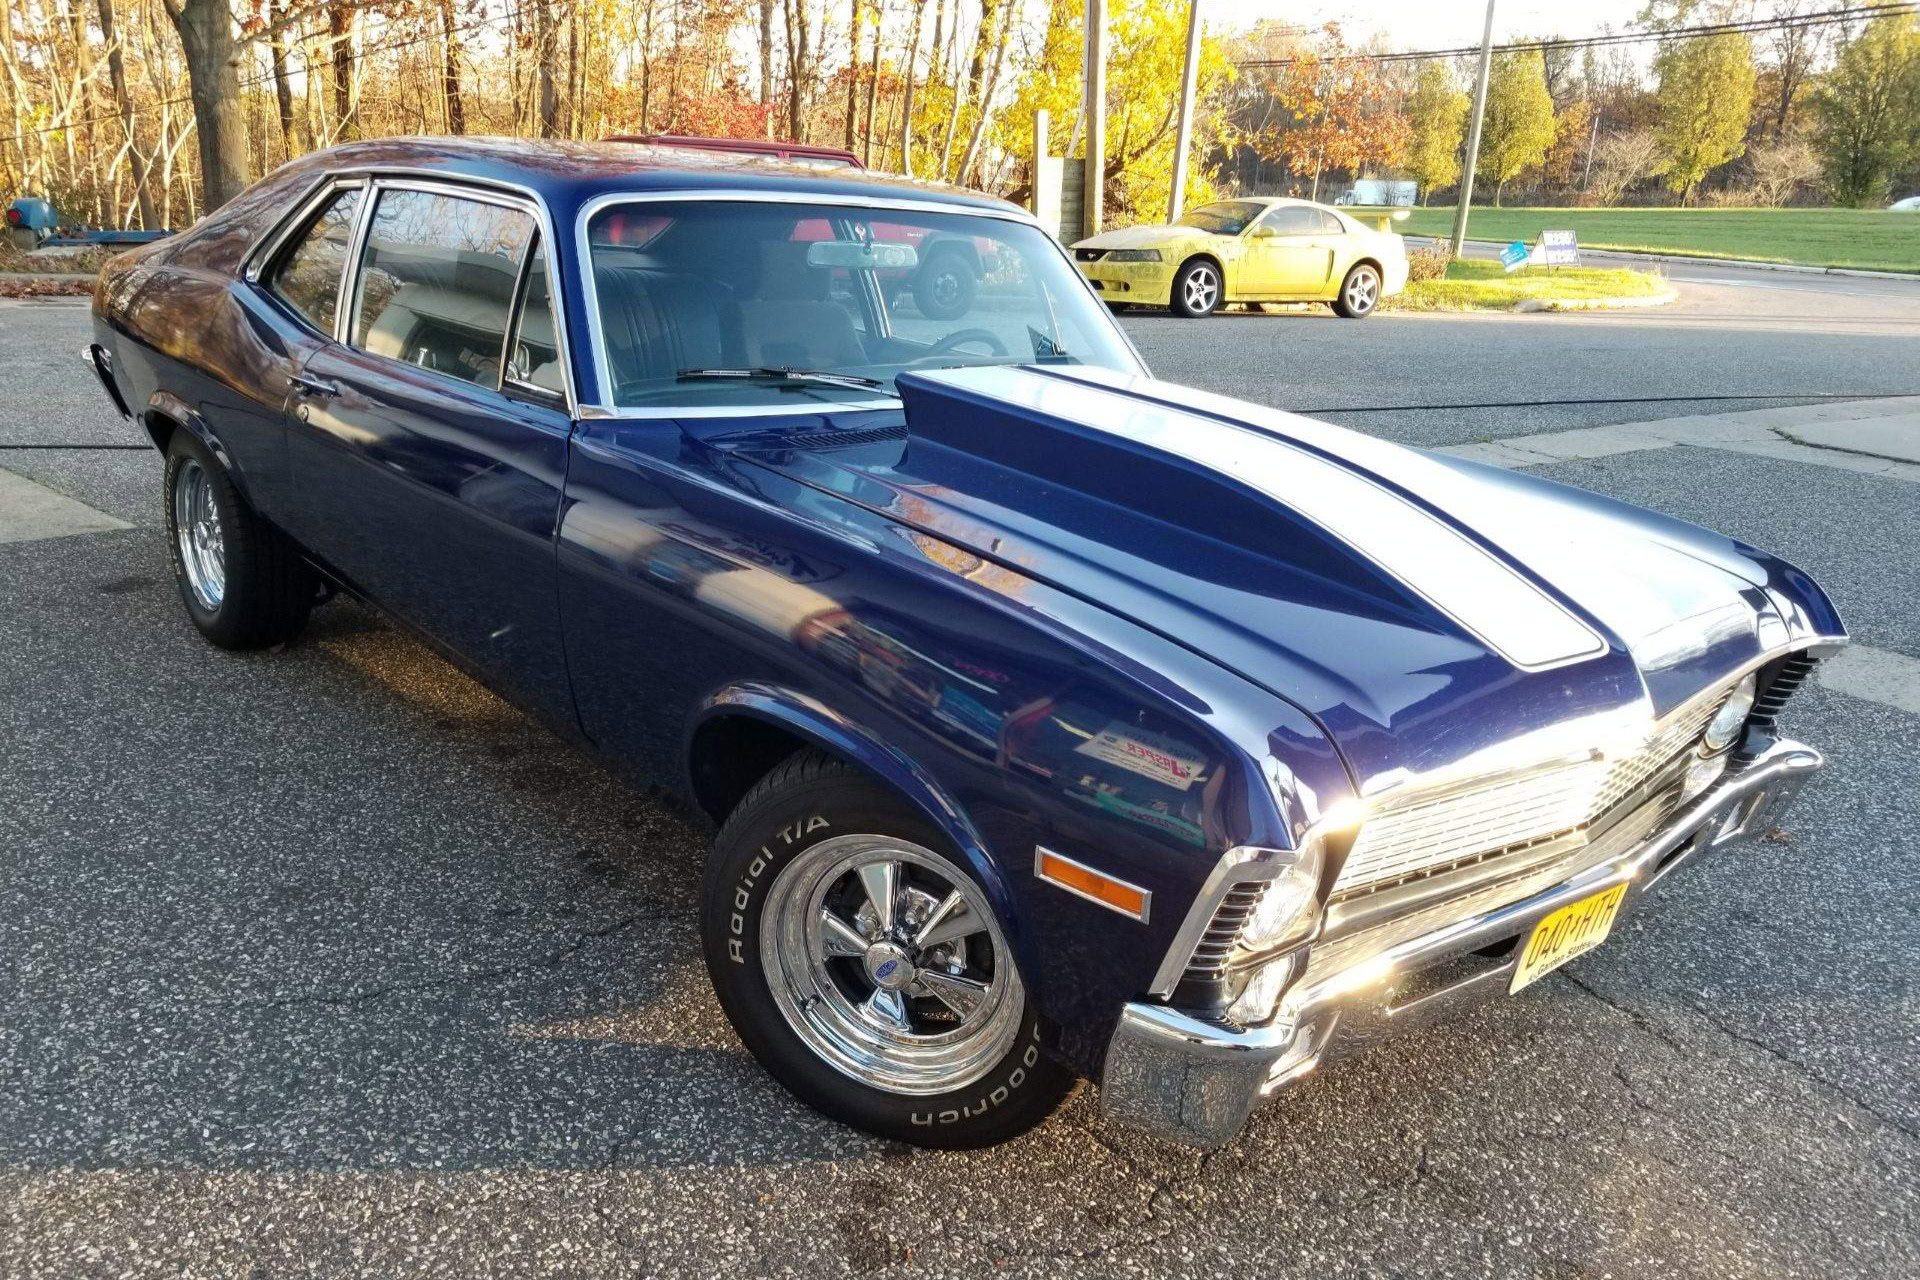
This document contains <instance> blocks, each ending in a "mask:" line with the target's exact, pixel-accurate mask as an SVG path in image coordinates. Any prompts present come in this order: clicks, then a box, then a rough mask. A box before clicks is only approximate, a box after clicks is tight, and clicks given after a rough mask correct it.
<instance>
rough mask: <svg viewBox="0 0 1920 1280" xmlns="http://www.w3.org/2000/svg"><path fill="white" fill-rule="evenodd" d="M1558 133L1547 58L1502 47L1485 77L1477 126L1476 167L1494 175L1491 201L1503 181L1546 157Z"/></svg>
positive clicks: (1497, 198)
mask: <svg viewBox="0 0 1920 1280" xmlns="http://www.w3.org/2000/svg"><path fill="white" fill-rule="evenodd" d="M1556 134H1557V130H1556V128H1555V122H1554V113H1553V97H1552V95H1551V94H1549V93H1548V92H1547V77H1546V64H1545V62H1544V61H1543V60H1542V59H1541V57H1540V55H1539V54H1538V53H1535V52H1528V53H1503V54H1501V55H1499V56H1498V57H1496V58H1495V59H1494V60H1493V69H1492V75H1491V78H1490V79H1489V80H1488V81H1487V111H1486V117H1485V119H1484V121H1483V122H1482V124H1481V126H1480V161H1479V163H1480V167H1481V169H1482V170H1483V171H1484V172H1485V173H1486V174H1487V175H1488V176H1489V177H1491V178H1492V179H1493V184H1494V185H1493V203H1494V207H1495V208H1498V207H1499V205H1500V198H1501V196H1502V195H1503V194H1504V193H1505V191H1506V186H1507V183H1508V182H1510V181H1512V180H1513V179H1514V178H1517V177H1519V176H1520V175H1521V174H1522V173H1524V172H1526V171H1527V170H1528V169H1531V168H1533V167H1534V166H1536V165H1538V164H1540V163H1541V162H1543V161H1544V160H1545V159H1546V158H1547V149H1548V148H1549V147H1551V146H1553V140H1554V138H1555V136H1556Z"/></svg>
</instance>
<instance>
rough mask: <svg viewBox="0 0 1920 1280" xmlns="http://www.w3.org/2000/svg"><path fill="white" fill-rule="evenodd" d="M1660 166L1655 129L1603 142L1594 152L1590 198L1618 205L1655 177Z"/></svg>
mask: <svg viewBox="0 0 1920 1280" xmlns="http://www.w3.org/2000/svg"><path fill="white" fill-rule="evenodd" d="M1659 164H1660V140H1659V138H1657V137H1655V136H1654V132H1653V130H1651V129H1630V130H1628V131H1627V132H1625V133H1614V134H1609V135H1608V136H1606V137H1604V138H1602V139H1601V140H1600V143H1599V145H1598V146H1597V147H1595V148H1594V164H1593V177H1592V179H1591V181H1589V182H1588V184H1587V194H1588V195H1589V196H1591V197H1593V199H1594V201H1595V202H1596V203H1598V204H1603V205H1613V204H1618V203H1619V201H1620V197H1621V196H1623V195H1625V194H1626V192H1627V188H1628V187H1631V186H1632V185H1633V184H1634V183H1636V182H1638V181H1640V180H1641V179H1642V178H1646V177H1649V176H1651V175H1652V173H1653V171H1654V170H1655V169H1656V168H1658V167H1659Z"/></svg>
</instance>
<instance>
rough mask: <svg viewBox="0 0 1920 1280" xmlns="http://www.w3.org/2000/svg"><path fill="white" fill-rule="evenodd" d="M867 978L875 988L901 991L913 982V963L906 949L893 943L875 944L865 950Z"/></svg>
mask: <svg viewBox="0 0 1920 1280" xmlns="http://www.w3.org/2000/svg"><path fill="white" fill-rule="evenodd" d="M866 965H867V977H869V978H871V979H873V984H874V985H875V986H876V987H884V988H886V989H887V990H888V991H903V990H905V989H906V988H907V987H908V986H909V985H910V984H911V983H912V982H913V975H914V969H913V962H912V960H911V959H909V957H908V956H907V949H906V948H905V947H903V946H901V945H899V944H898V943H894V942H876V943H874V944H873V945H872V946H871V947H868V948H867V957H866Z"/></svg>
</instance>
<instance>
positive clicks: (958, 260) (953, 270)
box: [605, 133, 987, 320]
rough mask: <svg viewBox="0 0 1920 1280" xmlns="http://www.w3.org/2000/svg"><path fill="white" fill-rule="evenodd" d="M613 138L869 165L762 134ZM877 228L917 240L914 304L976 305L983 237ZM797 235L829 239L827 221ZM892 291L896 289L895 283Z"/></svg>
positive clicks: (948, 315) (946, 310)
mask: <svg viewBox="0 0 1920 1280" xmlns="http://www.w3.org/2000/svg"><path fill="white" fill-rule="evenodd" d="M605 140H606V141H608V142H638V143H642V144H644V145H646V146H650V147H686V148H689V149H692V150H696V151H727V152H732V153H734V154H737V155H758V156H769V157H772V158H775V159H779V160H785V161H788V162H790V163H794V164H812V165H823V166H827V167H830V168H846V169H865V168H866V167H867V166H866V165H865V164H863V163H861V160H860V157H859V156H856V155H855V154H853V152H851V151H848V150H845V149H843V148H841V147H817V146H814V145H812V144H810V143H805V142H783V141H779V140H775V139H765V140H763V139H759V138H702V137H697V136H694V135H691V134H681V133H612V134H608V135H607V137H606V139H605ZM873 231H874V234H875V235H876V236H878V237H879V238H881V239H888V240H898V241H900V242H902V243H905V244H911V245H913V247H914V249H915V250H916V251H917V252H918V253H919V255H920V262H919V265H918V266H916V267H915V268H914V269H913V270H912V271H911V272H908V273H906V274H905V275H903V276H901V277H900V283H901V284H902V285H903V286H904V287H905V288H906V289H907V290H908V291H910V292H911V293H912V294H913V303H914V306H916V307H918V308H919V309H920V314H921V315H923V316H926V317H927V318H928V319H930V320H952V319H955V318H956V317H958V316H960V315H962V314H964V313H965V312H966V310H967V308H968V307H970V306H972V305H973V299H974V295H975V294H976V293H978V292H979V291H980V278H981V277H982V276H983V275H985V274H986V268H987V263H986V260H985V254H984V253H983V248H982V245H981V243H980V242H977V241H974V240H970V239H967V238H965V237H961V236H948V235H934V236H927V235H926V233H925V230H924V229H923V228H911V229H910V228H906V227H900V226H896V225H894V224H892V223H887V222H875V223H874V224H873ZM795 238H796V239H801V240H806V239H821V240H824V239H829V238H831V233H829V232H828V231H827V230H826V229H825V227H824V226H823V227H821V228H819V229H818V231H817V234H809V233H808V231H807V224H805V223H802V224H801V229H799V230H797V231H796V232H795ZM642 239H644V237H642ZM888 292H889V293H892V292H894V290H893V289H892V288H890V287H889V289H888Z"/></svg>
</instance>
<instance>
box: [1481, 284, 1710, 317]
mask: <svg viewBox="0 0 1920 1280" xmlns="http://www.w3.org/2000/svg"><path fill="white" fill-rule="evenodd" d="M1679 300H1680V291H1679V290H1678V289H1668V290H1667V291H1666V292H1665V293H1653V294H1648V295H1647V296H1646V297H1644V298H1522V299H1520V301H1518V302H1516V303H1514V304H1513V305H1512V306H1511V307H1508V308H1507V311H1508V312H1509V313H1511V314H1515V315H1529V314H1531V313H1533V312H1536V311H1631V310H1633V309H1634V308H1636V307H1664V306H1666V305H1667V304H1668V303H1671V302H1678V301H1679Z"/></svg>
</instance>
